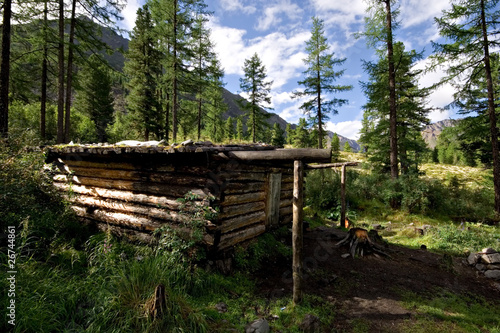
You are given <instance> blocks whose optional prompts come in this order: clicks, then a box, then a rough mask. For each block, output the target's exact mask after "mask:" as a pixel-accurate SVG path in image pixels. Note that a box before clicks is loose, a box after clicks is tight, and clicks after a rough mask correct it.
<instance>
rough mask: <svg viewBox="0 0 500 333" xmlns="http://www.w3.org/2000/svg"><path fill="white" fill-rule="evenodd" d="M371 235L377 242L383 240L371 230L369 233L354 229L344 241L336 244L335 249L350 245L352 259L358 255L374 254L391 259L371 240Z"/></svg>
mask: <svg viewBox="0 0 500 333" xmlns="http://www.w3.org/2000/svg"><path fill="white" fill-rule="evenodd" d="M370 235H371V236H372V237H373V238H374V239H376V240H379V239H382V237H381V236H379V234H378V233H377V231H375V230H370V232H368V230H366V229H362V228H352V229H350V230H349V232H348V234H347V236H346V237H345V238H344V239H342V240H341V241H340V242H338V243H337V244H335V247H341V246H343V245H346V244H349V254H350V255H351V257H352V258H355V256H356V255H359V256H360V257H363V255H364V254H365V253H366V254H368V253H374V254H375V255H382V256H384V257H387V258H391V256H390V255H388V254H387V253H385V252H384V251H382V250H381V249H380V248H379V247H378V246H377V245H376V244H375V243H374V242H373V241H372V239H370Z"/></svg>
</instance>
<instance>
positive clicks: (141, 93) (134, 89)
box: [124, 5, 161, 140]
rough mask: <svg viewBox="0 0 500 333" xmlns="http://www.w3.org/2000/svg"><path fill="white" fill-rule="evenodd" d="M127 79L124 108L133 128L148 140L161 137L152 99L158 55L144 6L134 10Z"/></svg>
mask: <svg viewBox="0 0 500 333" xmlns="http://www.w3.org/2000/svg"><path fill="white" fill-rule="evenodd" d="M126 57H127V60H126V62H125V68H124V70H125V73H126V74H127V76H128V79H129V81H128V84H127V86H128V89H129V94H128V96H127V108H128V110H129V111H130V112H131V113H132V114H133V115H134V118H135V124H134V125H135V127H136V129H138V130H139V131H140V132H142V135H143V137H144V140H149V135H150V133H151V132H153V133H154V134H155V135H156V137H157V138H159V137H160V136H161V126H160V124H161V118H160V116H161V112H160V110H161V109H160V107H159V105H158V100H157V98H156V91H157V81H156V79H157V77H158V75H159V73H160V69H161V67H160V53H159V51H158V49H157V45H156V38H155V36H154V35H153V21H152V19H151V14H150V12H149V8H148V6H147V5H145V6H144V7H143V8H139V9H138V10H137V19H136V25H135V27H134V30H133V32H132V38H131V40H130V43H129V51H128V53H127V55H126Z"/></svg>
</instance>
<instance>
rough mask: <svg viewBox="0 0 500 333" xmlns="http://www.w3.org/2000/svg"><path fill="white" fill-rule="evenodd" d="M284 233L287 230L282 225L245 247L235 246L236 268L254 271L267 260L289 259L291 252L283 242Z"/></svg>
mask: <svg viewBox="0 0 500 333" xmlns="http://www.w3.org/2000/svg"><path fill="white" fill-rule="evenodd" d="M285 234H287V230H286V228H285V227H283V228H282V229H278V230H275V231H273V232H272V233H271V232H268V233H265V234H264V235H262V236H260V237H259V238H258V239H257V241H256V242H254V243H252V244H250V245H249V246H248V247H247V248H244V247H242V246H238V247H236V250H235V257H234V262H235V266H236V268H238V269H239V270H242V271H244V272H254V271H256V270H258V269H260V268H261V267H262V265H263V264H264V263H265V262H266V261H267V260H271V259H273V260H288V259H290V258H291V255H292V252H291V249H290V247H288V246H286V245H285V244H284V237H283V236H282V235H285ZM278 238H280V239H278Z"/></svg>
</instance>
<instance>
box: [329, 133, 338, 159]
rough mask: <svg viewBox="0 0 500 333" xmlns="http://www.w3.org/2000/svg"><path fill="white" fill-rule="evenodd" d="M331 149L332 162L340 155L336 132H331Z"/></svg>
mask: <svg viewBox="0 0 500 333" xmlns="http://www.w3.org/2000/svg"><path fill="white" fill-rule="evenodd" d="M331 150H332V162H336V161H337V160H338V159H339V157H340V139H339V136H338V135H337V133H333V137H332V142H331Z"/></svg>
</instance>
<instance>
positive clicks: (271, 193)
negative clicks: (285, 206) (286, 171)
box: [266, 173, 281, 228]
mask: <svg viewBox="0 0 500 333" xmlns="http://www.w3.org/2000/svg"><path fill="white" fill-rule="evenodd" d="M266 192H267V193H266V194H267V200H266V227H267V228H272V227H275V226H277V225H278V224H279V218H280V195H281V173H270V174H269V175H268V181H267V191H266Z"/></svg>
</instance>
